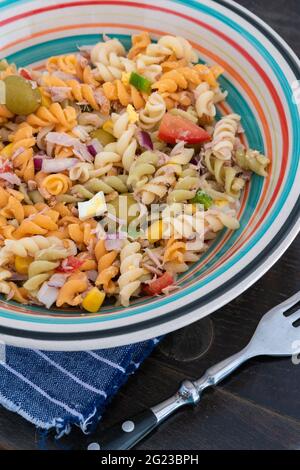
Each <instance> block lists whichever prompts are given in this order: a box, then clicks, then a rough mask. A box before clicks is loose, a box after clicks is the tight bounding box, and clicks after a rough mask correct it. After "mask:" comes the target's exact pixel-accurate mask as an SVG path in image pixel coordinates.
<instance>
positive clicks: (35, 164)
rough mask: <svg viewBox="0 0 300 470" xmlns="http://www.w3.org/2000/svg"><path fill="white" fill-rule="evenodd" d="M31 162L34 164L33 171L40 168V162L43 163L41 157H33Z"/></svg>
mask: <svg viewBox="0 0 300 470" xmlns="http://www.w3.org/2000/svg"><path fill="white" fill-rule="evenodd" d="M33 164H34V169H35V171H41V169H42V164H43V158H40V157H38V158H37V157H34V158H33Z"/></svg>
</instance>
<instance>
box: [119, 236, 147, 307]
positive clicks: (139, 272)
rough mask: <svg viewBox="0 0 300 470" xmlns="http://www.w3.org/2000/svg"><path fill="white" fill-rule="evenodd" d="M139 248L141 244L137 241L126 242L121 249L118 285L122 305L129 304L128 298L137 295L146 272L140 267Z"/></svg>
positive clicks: (141, 256) (140, 256)
mask: <svg viewBox="0 0 300 470" xmlns="http://www.w3.org/2000/svg"><path fill="white" fill-rule="evenodd" d="M140 250H141V245H140V243H138V242H132V243H130V242H128V243H126V244H125V246H124V247H123V248H122V250H121V254H120V258H121V265H120V277H119V279H118V285H119V289H120V302H121V304H122V305H124V307H126V306H128V305H129V299H130V298H131V297H132V296H134V295H138V293H139V288H140V285H141V282H142V278H143V277H145V275H146V274H147V271H146V270H145V269H144V268H141V262H142V258H143V255H142V254H141V252H140Z"/></svg>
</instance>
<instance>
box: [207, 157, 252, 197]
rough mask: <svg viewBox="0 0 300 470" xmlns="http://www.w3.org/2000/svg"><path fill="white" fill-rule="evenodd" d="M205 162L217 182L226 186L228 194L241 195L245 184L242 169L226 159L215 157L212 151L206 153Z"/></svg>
mask: <svg viewBox="0 0 300 470" xmlns="http://www.w3.org/2000/svg"><path fill="white" fill-rule="evenodd" d="M205 164H206V167H207V169H208V171H209V172H210V173H211V174H212V175H214V177H215V179H216V182H217V183H219V184H220V185H222V186H224V189H225V192H226V194H229V195H230V196H232V197H234V198H238V197H240V193H241V190H242V189H243V188H244V186H245V180H244V179H243V178H241V177H239V176H237V175H238V174H239V173H241V169H240V168H239V167H237V166H230V165H228V164H227V162H226V161H225V160H220V159H218V158H215V157H214V156H213V154H212V152H210V151H207V152H206V153H205Z"/></svg>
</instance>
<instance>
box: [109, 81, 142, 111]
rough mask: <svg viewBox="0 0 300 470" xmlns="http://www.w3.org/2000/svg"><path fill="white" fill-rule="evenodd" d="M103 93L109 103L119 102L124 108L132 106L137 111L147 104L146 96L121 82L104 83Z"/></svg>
mask: <svg viewBox="0 0 300 470" xmlns="http://www.w3.org/2000/svg"><path fill="white" fill-rule="evenodd" d="M103 92H104V95H105V97H106V98H107V99H108V100H109V101H119V102H120V104H121V105H122V106H128V105H129V104H132V105H133V106H134V108H135V109H141V108H142V107H143V106H144V104H145V98H144V95H143V94H142V93H140V92H139V91H138V90H137V89H136V88H134V87H133V86H131V85H128V84H124V83H123V82H122V81H121V80H115V81H114V82H106V83H104V84H103Z"/></svg>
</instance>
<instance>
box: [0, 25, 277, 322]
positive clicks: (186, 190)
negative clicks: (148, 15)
mask: <svg viewBox="0 0 300 470" xmlns="http://www.w3.org/2000/svg"><path fill="white" fill-rule="evenodd" d="M222 73H223V70H222V68H221V67H220V66H218V65H207V64H202V63H200V62H199V58H198V57H197V54H196V53H195V51H194V50H193V48H192V46H191V45H190V43H189V42H188V41H187V40H186V39H184V38H183V37H177V36H163V37H161V38H160V39H159V40H158V42H154V41H152V40H151V38H150V36H149V34H148V33H147V32H143V33H141V34H138V35H133V36H132V47H131V48H130V50H129V51H126V50H125V48H124V46H123V45H122V43H121V42H120V41H119V40H118V39H111V38H109V37H107V36H106V35H104V36H103V40H102V41H101V42H99V43H98V44H96V45H95V46H93V47H90V46H86V47H81V48H79V51H78V52H77V53H74V54H67V55H61V56H56V57H50V58H49V59H48V60H47V61H46V64H45V66H44V67H43V68H36V69H26V68H19V69H17V67H16V66H15V65H14V64H9V63H7V61H6V60H2V61H0V157H1V159H0V292H1V293H2V294H4V295H5V296H6V299H7V300H11V299H12V300H14V301H17V302H20V303H22V304H37V305H43V306H46V307H47V308H48V309H50V308H53V307H54V306H56V307H67V306H71V307H80V308H82V309H84V310H85V311H87V312H91V313H96V312H98V311H99V310H100V308H101V306H102V305H103V302H104V301H106V302H107V301H108V302H117V303H118V304H121V305H123V306H125V307H126V306H128V305H129V304H130V302H131V301H132V299H134V298H135V297H138V296H143V295H144V296H155V295H160V294H168V293H169V292H171V291H172V290H173V289H176V288H177V283H176V281H177V276H178V275H180V273H183V272H185V271H186V270H187V269H188V268H189V267H190V266H191V264H192V263H195V262H196V261H198V260H199V259H200V257H201V255H202V254H203V252H204V251H205V250H207V248H208V246H209V243H210V241H211V240H212V239H213V238H214V237H215V236H216V234H217V233H218V232H220V231H221V230H222V229H224V228H226V229H229V230H236V229H238V228H239V222H238V217H237V214H238V210H239V201H240V197H241V194H242V191H243V189H244V187H245V185H246V184H247V181H248V180H249V179H250V178H251V174H252V173H256V174H258V175H260V176H262V177H264V176H266V175H267V168H268V165H269V159H268V158H267V157H266V156H265V155H262V154H261V153H260V152H259V151H257V150H252V149H248V148H246V147H245V146H244V145H243V143H242V142H243V140H242V138H241V137H242V134H243V128H242V125H241V117H240V116H239V115H238V114H235V113H232V114H229V115H225V116H223V117H221V118H219V119H218V118H217V105H218V103H220V102H222V101H224V100H226V96H227V93H226V92H224V91H223V90H222V89H221V87H220V85H219V82H218V78H219V76H220V75H221V74H222Z"/></svg>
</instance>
